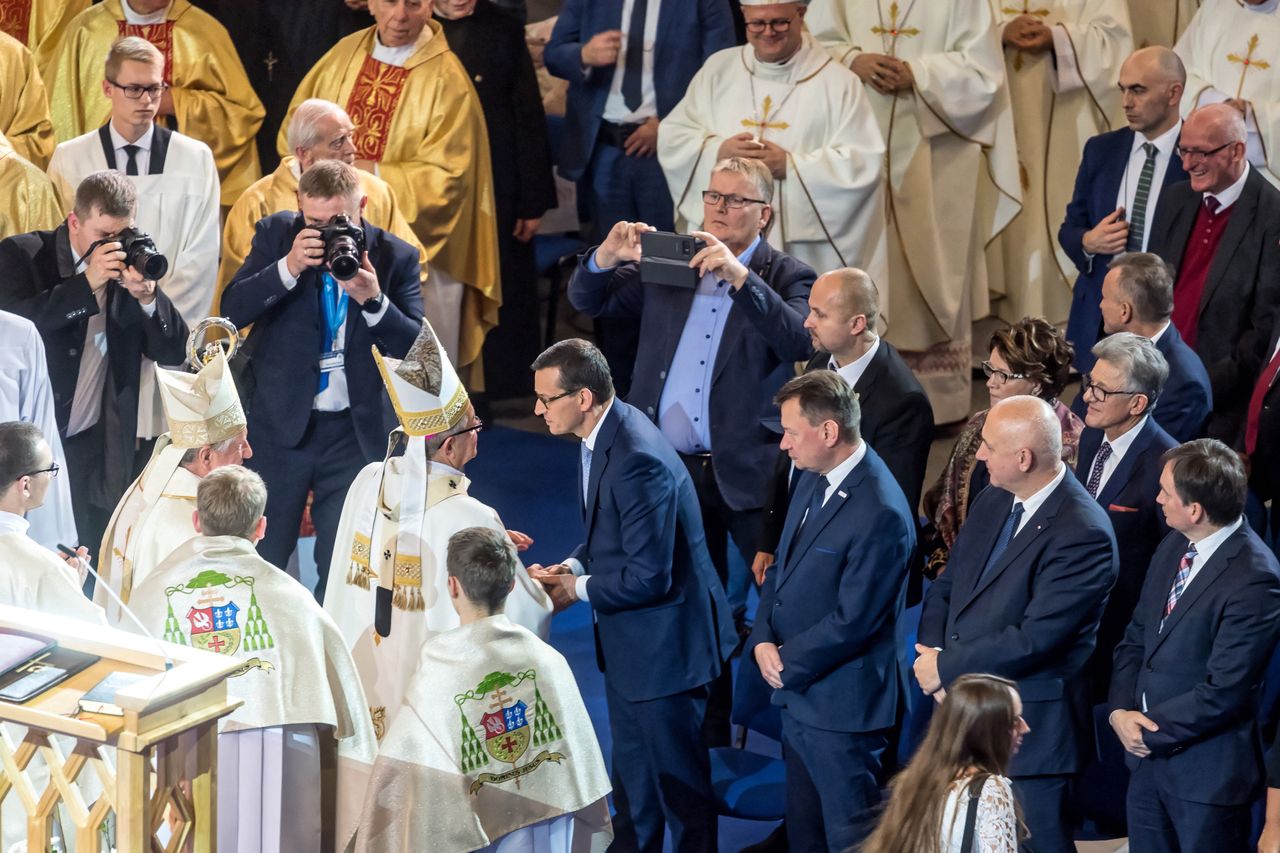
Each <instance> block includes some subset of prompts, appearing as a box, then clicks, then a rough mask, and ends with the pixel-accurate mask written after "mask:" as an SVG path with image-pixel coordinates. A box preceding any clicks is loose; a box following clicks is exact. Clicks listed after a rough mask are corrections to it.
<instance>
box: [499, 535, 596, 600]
mask: <svg viewBox="0 0 1280 853" xmlns="http://www.w3.org/2000/svg"><path fill="white" fill-rule="evenodd" d="M507 538H508V539H510V540H511V544H512V545H514V546H515V547H516V550H517V551H522V552H523V551H528V550H529V546H530V545H532V544H533V538H532V537H530V536H529V535H528V534H525V533H521V532H520V531H519V530H508V531H507ZM528 572H529V577H531V578H533V579H534V580H535V581H537V582H538V583H540V584H542V588H543V589H544V590H546V592H547V595H548V596H550V597H551V604H552V605H553V607H554V608H555V612H556V613H559V612H560V611H561V610H564V609H565V608H566V607H570V606H572V605H574V604H577V602H578V591H577V587H576V584H577V581H578V578H577V576H576V575H574V573H573V570H572V569H570V568H569V567H568V566H567V565H566V564H564V563H556V564H555V565H554V566H543V565H542V564H541V563H534V564H533V565H531V566H529V568H528Z"/></svg>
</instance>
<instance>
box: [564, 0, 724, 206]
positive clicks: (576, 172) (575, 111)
mask: <svg viewBox="0 0 1280 853" xmlns="http://www.w3.org/2000/svg"><path fill="white" fill-rule="evenodd" d="M621 28H622V0H565V3H564V6H563V7H562V8H561V9H560V17H559V18H558V19H557V20H556V26H555V29H554V30H553V31H552V33H551V39H550V41H548V42H547V46H546V49H545V50H544V51H543V53H542V56H543V61H545V62H546V65H547V70H548V71H550V72H551V73H552V74H554V75H555V76H557V77H559V78H561V79H562V80H568V81H569V95H568V105H567V108H566V110H565V126H564V138H563V140H562V142H561V148H560V155H559V158H558V159H559V162H558V164H557V165H558V166H559V167H560V174H561V175H563V176H564V177H565V178H567V179H569V180H571V181H577V180H580V179H581V178H582V176H583V174H584V173H585V172H586V170H587V164H588V163H589V162H591V152H592V150H593V149H594V148H595V144H596V135H597V134H598V133H599V132H600V122H601V120H602V117H603V116H604V103H605V100H606V99H607V98H608V96H609V87H610V85H611V84H612V83H613V72H614V67H615V66H613V65H610V66H607V67H604V68H591V67H586V68H584V66H583V64H582V46H583V45H584V44H586V43H587V42H589V41H590V40H591V37H592V36H593V35H595V34H596V33H602V32H605V31H606V30H617V29H621ZM733 45H734V33H733V17H732V13H731V11H730V9H729V4H728V3H726V2H725V0H664V2H663V3H662V4H661V9H660V13H659V15H658V30H657V34H656V37H655V38H654V48H653V50H654V53H653V89H654V95H655V96H656V98H657V105H656V106H657V108H658V118H663V117H664V116H666V114H667V113H669V112H671V110H672V108H673V107H675V105H676V104H678V103H680V99H681V98H683V97H684V93H685V90H686V89H688V88H689V81H690V80H692V79H693V75H694V74H696V73H697V72H698V69H699V68H701V67H702V63H703V62H705V61H706V59H707V57H708V56H710V55H711V54H713V53H715V52H716V51H717V50H723V49H724V48H726V47H733Z"/></svg>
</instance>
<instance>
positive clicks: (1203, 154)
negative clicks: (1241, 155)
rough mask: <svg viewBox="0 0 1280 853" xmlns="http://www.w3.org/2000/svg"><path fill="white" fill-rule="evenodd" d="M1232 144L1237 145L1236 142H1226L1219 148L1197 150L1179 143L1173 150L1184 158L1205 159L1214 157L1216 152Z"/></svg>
mask: <svg viewBox="0 0 1280 853" xmlns="http://www.w3.org/2000/svg"><path fill="white" fill-rule="evenodd" d="M1232 145H1235V143H1234V142H1224V143H1222V144H1221V145H1219V146H1218V147H1217V148H1212V149H1210V150H1208V151H1197V150H1196V149H1194V148H1183V147H1182V146H1181V145H1178V146H1175V147H1174V149H1173V151H1174V153H1175V154H1177V155H1178V156H1179V157H1180V158H1182V159H1183V160H1204V159H1206V158H1209V157H1212V156H1213V155H1214V154H1217V153H1218V152H1219V151H1221V150H1222V149H1223V148H1229V147H1231V146H1232Z"/></svg>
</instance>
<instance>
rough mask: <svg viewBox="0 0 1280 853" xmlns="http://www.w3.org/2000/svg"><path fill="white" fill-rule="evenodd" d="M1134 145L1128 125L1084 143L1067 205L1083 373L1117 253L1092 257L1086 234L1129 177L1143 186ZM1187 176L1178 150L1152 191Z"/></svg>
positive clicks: (1073, 320) (1065, 225)
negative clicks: (1132, 163) (1134, 165)
mask: <svg viewBox="0 0 1280 853" xmlns="http://www.w3.org/2000/svg"><path fill="white" fill-rule="evenodd" d="M1132 150H1133V131H1132V130H1130V129H1129V128H1127V127H1123V128H1121V129H1120V130H1112V131H1110V132H1108V133H1101V134H1099V135H1097V136H1095V137H1093V138H1092V139H1090V140H1089V141H1088V142H1086V143H1085V144H1084V155H1083V158H1082V159H1081V161H1080V168H1079V170H1078V171H1077V172H1076V188H1075V193H1074V194H1073V195H1072V197H1071V201H1070V203H1068V204H1067V216H1066V219H1064V220H1063V221H1062V225H1061V226H1059V227H1058V243H1059V245H1061V246H1062V248H1063V250H1064V251H1065V252H1066V253H1067V255H1069V256H1070V257H1071V260H1072V262H1073V263H1074V264H1075V265H1076V269H1078V270H1079V271H1080V275H1079V277H1078V278H1077V279H1076V283H1075V288H1074V290H1073V295H1072V299H1071V314H1070V316H1069V318H1068V320H1067V340H1069V341H1071V343H1072V344H1074V345H1075V348H1076V357H1075V367H1076V369H1077V370H1079V371H1080V372H1081V373H1087V372H1088V371H1089V370H1090V368H1092V367H1093V355H1092V353H1091V352H1090V350H1092V349H1093V345H1094V344H1095V343H1097V341H1098V333H1099V330H1100V328H1101V326H1102V312H1101V311H1100V310H1099V308H1098V302H1099V300H1101V299H1102V279H1104V278H1105V277H1106V275H1107V264H1109V263H1111V257H1112V256H1111V255H1094V256H1093V257H1092V258H1089V257H1088V256H1086V255H1085V253H1084V234H1085V232H1086V231H1089V230H1091V229H1092V228H1094V227H1095V226H1096V225H1097V224H1098V223H1099V222H1101V221H1102V220H1103V219H1105V218H1106V217H1107V216H1109V215H1110V214H1111V213H1112V212H1114V211H1115V209H1116V196H1117V195H1118V194H1119V192H1120V185H1121V183H1123V182H1124V181H1125V180H1129V181H1132V182H1133V185H1134V186H1136V185H1137V183H1138V178H1139V175H1140V172H1138V173H1134V172H1132V171H1130V173H1129V174H1128V175H1126V169H1127V167H1128V165H1129V154H1130V152H1131V151H1132ZM1186 179H1187V173H1186V172H1185V171H1183V168H1182V160H1181V159H1180V158H1179V157H1177V156H1176V155H1174V156H1172V157H1170V158H1169V167H1168V168H1167V169H1165V173H1164V183H1163V184H1161V186H1160V187H1159V188H1156V189H1155V190H1154V191H1153V192H1152V195H1151V197H1152V198H1153V199H1156V198H1159V194H1160V192H1162V191H1163V188H1164V187H1167V186H1169V185H1171V184H1175V183H1177V182H1179V181H1185V180H1186ZM1156 209H1158V205H1157V206H1156V208H1155V209H1153V208H1152V207H1151V204H1150V203H1148V206H1147V211H1148V216H1147V223H1146V227H1147V233H1148V234H1150V233H1151V225H1152V220H1153V219H1154V213H1155V210H1156ZM1131 215H1132V211H1125V216H1126V218H1127V217H1130V216H1131ZM1148 245H1150V240H1149V239H1148Z"/></svg>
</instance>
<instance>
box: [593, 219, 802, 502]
mask: <svg viewBox="0 0 1280 853" xmlns="http://www.w3.org/2000/svg"><path fill="white" fill-rule="evenodd" d="M594 252H595V249H592V250H591V251H589V252H587V253H586V254H585V255H583V256H582V259H581V261H580V262H579V264H578V268H577V269H576V270H574V273H573V277H572V278H571V279H570V280H569V289H568V292H569V301H570V302H572V303H573V306H574V307H575V308H577V309H578V310H579V311H582V312H584V313H586V314H589V315H591V316H592V317H639V318H640V348H639V350H638V351H637V353H636V366H635V370H634V371H633V372H632V374H631V393H630V394H628V395H627V402H628V403H630V404H631V405H633V406H635V407H636V408H637V409H639V410H640V411H641V412H643V413H644V414H646V415H648V416H649V418H650V419H651V420H654V421H656V420H657V418H658V403H659V401H660V400H661V399H662V389H663V386H664V385H666V381H667V371H668V370H670V369H671V362H672V360H673V359H674V358H675V354H676V347H677V345H678V344H679V343H680V335H681V333H682V332H683V331H684V324H685V320H686V319H687V318H688V316H689V309H690V308H691V307H692V305H693V295H694V293H693V291H692V290H690V289H688V288H683V287H665V286H662V285H645V284H642V283H641V281H640V269H639V266H638V265H637V264H623V265H622V266H620V267H617V268H616V269H614V270H610V271H605V272H601V273H593V272H591V271H590V270H589V269H588V268H587V265H586V263H587V259H588V258H590V257H593V255H594ZM747 268H748V269H749V270H750V271H751V273H750V275H749V276H748V277H747V280H746V282H745V283H744V284H743V285H742V287H741V288H739V289H738V290H736V291H732V292H731V293H730V295H729V298H730V301H731V303H732V307H731V308H730V309H729V317H728V319H727V320H725V326H724V333H723V334H722V336H721V338H720V348H719V350H718V351H717V352H716V360H715V365H714V373H713V374H712V380H711V399H710V404H709V406H708V408H709V410H710V417H711V436H712V447H711V462H712V466H713V467H714V469H715V474H716V483H717V485H719V487H720V493H721V494H722V495H723V496H724V499H725V502H726V503H728V505H729V507H730V508H731V509H734V510H744V509H756V508H758V507H761V506H764V504H765V498H766V496H767V492H768V487H769V480H770V476H771V473H772V471H773V465H774V459H775V458H776V456H777V452H778V436H777V433H776V432H774V431H773V430H772V429H770V428H769V426H768V424H769V423H771V422H775V421H777V418H778V409H777V406H775V405H773V395H774V394H775V393H777V391H778V389H779V388H781V387H782V386H783V385H784V384H785V383H786V381H787V380H788V379H790V378H792V377H793V376H795V362H797V361H802V360H804V359H807V358H809V356H811V355H812V354H813V344H812V339H811V338H810V337H809V333H808V331H806V330H805V328H804V318H805V315H806V314H808V312H809V289H810V288H811V287H812V286H813V280H814V279H815V278H816V277H817V274H816V273H814V271H813V270H812V269H811V268H809V267H808V266H807V265H805V264H803V263H801V262H800V261H798V260H796V259H795V258H793V257H791V256H790V255H786V254H783V253H782V252H779V251H777V250H776V249H774V248H773V247H772V246H770V245H769V243H768V242H767V241H766V240H763V239H762V240H761V241H760V243H759V244H758V245H757V246H756V250H755V252H754V254H753V255H752V257H751V260H750V262H749V263H748V264H747Z"/></svg>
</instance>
